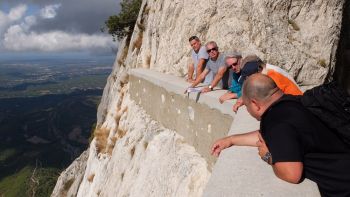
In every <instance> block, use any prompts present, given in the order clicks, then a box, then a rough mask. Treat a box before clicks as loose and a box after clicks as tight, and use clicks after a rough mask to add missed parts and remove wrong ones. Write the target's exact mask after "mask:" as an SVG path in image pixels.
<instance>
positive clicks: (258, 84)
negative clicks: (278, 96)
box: [243, 73, 279, 102]
mask: <svg viewBox="0 0 350 197" xmlns="http://www.w3.org/2000/svg"><path fill="white" fill-rule="evenodd" d="M278 90H279V89H278V87H277V85H276V83H275V82H274V81H273V80H272V79H271V78H270V77H268V76H266V75H263V74H260V73H256V74H253V75H251V76H249V77H248V79H247V80H246V81H245V82H244V84H243V99H250V100H251V99H255V100H257V101H260V102H265V101H267V100H269V98H270V97H271V95H272V94H274V93H275V92H276V91H278Z"/></svg>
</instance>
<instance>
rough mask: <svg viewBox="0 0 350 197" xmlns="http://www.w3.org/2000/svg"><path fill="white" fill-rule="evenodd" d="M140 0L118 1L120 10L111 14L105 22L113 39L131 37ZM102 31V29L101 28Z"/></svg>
mask: <svg viewBox="0 0 350 197" xmlns="http://www.w3.org/2000/svg"><path fill="white" fill-rule="evenodd" d="M141 3H142V0H122V1H121V2H120V5H121V11H120V13H119V14H118V15H113V16H110V17H109V18H108V20H107V21H106V22H105V24H106V27H107V29H108V33H109V34H111V35H112V36H113V41H115V40H116V38H117V39H122V38H123V37H125V36H127V37H128V38H130V37H131V34H132V32H133V31H134V26H135V23H136V20H137V15H138V13H139V11H140V7H141ZM102 31H104V30H102Z"/></svg>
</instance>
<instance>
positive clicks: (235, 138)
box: [230, 130, 259, 147]
mask: <svg viewBox="0 0 350 197" xmlns="http://www.w3.org/2000/svg"><path fill="white" fill-rule="evenodd" d="M258 134H259V130H256V131H251V132H249V133H243V134H236V135H232V136H231V138H230V142H231V145H235V146H254V147H256V146H257V145H256V142H257V141H258V140H259V137H258Z"/></svg>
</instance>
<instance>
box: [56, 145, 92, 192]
mask: <svg viewBox="0 0 350 197" xmlns="http://www.w3.org/2000/svg"><path fill="white" fill-rule="evenodd" d="M88 156H89V150H86V151H84V152H83V153H82V154H81V155H80V156H79V157H78V158H77V159H76V160H75V161H74V162H73V163H72V164H71V165H70V166H69V167H68V168H67V169H66V170H65V171H64V172H62V174H61V176H60V177H59V178H58V180H57V183H56V187H55V189H54V190H53V192H52V194H51V196H52V197H61V196H75V195H76V193H77V191H78V189H79V186H80V183H81V181H82V179H83V175H84V172H85V168H86V161H87V159H88Z"/></svg>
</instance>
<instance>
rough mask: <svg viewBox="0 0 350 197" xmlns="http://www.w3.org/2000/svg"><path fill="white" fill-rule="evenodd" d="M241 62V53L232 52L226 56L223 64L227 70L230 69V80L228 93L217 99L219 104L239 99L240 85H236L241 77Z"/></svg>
mask: <svg viewBox="0 0 350 197" xmlns="http://www.w3.org/2000/svg"><path fill="white" fill-rule="evenodd" d="M241 62H242V55H241V53H239V52H236V51H234V52H230V53H227V54H226V58H225V64H226V66H227V68H228V69H230V68H231V69H232V80H231V86H230V87H229V89H228V91H227V92H226V93H225V94H223V95H222V96H221V97H220V98H219V101H220V103H223V102H224V101H226V100H229V99H235V98H239V97H241V94H242V93H241V84H239V83H238V79H239V77H240V75H241Z"/></svg>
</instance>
